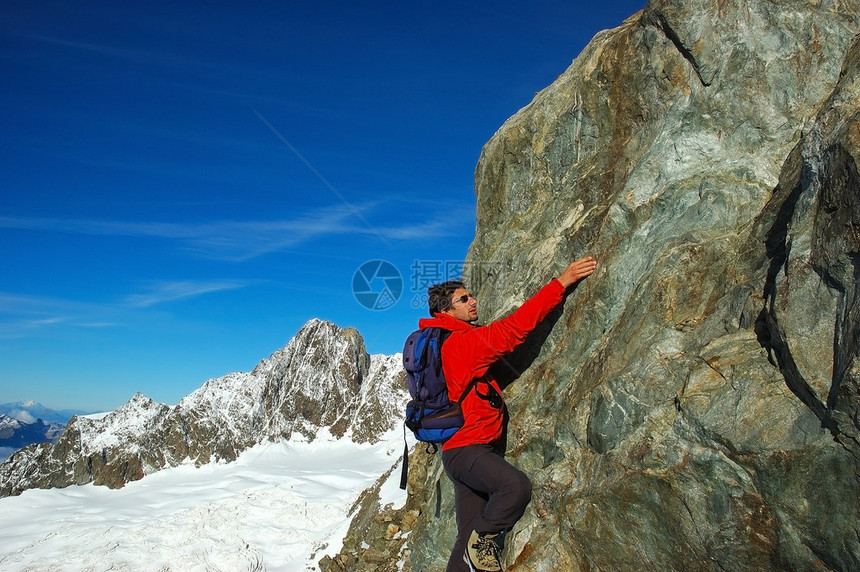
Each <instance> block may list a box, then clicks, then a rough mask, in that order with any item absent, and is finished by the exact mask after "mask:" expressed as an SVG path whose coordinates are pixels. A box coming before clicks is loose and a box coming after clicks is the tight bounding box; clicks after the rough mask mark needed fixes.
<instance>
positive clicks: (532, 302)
mask: <svg viewBox="0 0 860 572" xmlns="http://www.w3.org/2000/svg"><path fill="white" fill-rule="evenodd" d="M563 298H564V286H562V284H561V282H559V281H558V280H556V279H553V280H552V282H550V283H549V284H547V285H546V286H544V287H543V288H541V289H540V290H539V291H538V293H537V294H535V295H534V296H532V297H531V298H530V299H529V300H527V301H526V302H525V303H524V304H523V305H522V306H520V307H519V308H517V309H516V310H515V311H514V312H513V313H511V314H510V315H509V316H507V317H505V318H502V319H500V320H496V321H495V322H491V323H489V324H487V325H486V326H478V327H477V328H472V329H469V330H463V331H458V332H454V333H453V334H451V338H450V339H449V340H448V341H447V342H446V343H445V345H444V346H443V347H442V349H443V351H444V350H445V348H447V347H448V345H449V344H451V342H454V343H453V344H451V347H450V351H452V352H455V353H456V359H457V361H458V362H459V363H460V364H462V366H466V367H468V368H469V369H470V370H471V371H472V372H477V373H478V375H480V374H481V373H483V372H482V371H478V370H485V369H486V368H487V367H489V365H490V364H492V363H493V362H495V361H496V360H498V359H499V357H500V356H502V355H504V354H506V353H509V352H511V351H513V350H514V348H516V347H517V346H518V345H520V344H521V343H522V342H523V341H524V340H525V338H526V336H528V334H529V333H531V332H532V330H534V329H535V328H536V327H537V325H538V324H539V323H540V322H541V321H542V320H543V319H544V318H546V316H547V315H548V314H549V313H550V312H551V311H552V309H553V308H555V307H556V306H558V304H559V303H560V302H561V301H562V299H563ZM443 361H444V358H443Z"/></svg>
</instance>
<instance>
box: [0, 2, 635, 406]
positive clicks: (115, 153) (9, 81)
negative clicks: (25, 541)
mask: <svg viewBox="0 0 860 572" xmlns="http://www.w3.org/2000/svg"><path fill="white" fill-rule="evenodd" d="M643 6H644V0H642V1H604V2H600V3H591V2H589V3H585V2H569V3H563V2H555V1H537V2H528V3H527V2H468V3H460V2H437V3H432V4H424V3H381V2H368V3H359V2H327V1H318V2H307V3H304V2H303V3H297V2H254V3H240V2H209V3H201V2H193V3H174V2H171V3H167V2H158V1H156V2H145V3H144V2H136V3H130V2H123V1H119V2H76V3H69V2H42V1H38V0H35V1H33V0H29V1H20V0H10V1H6V2H4V3H3V4H2V6H0V127H2V132H3V137H2V140H0V153H2V161H0V181H2V183H0V184H2V189H3V192H2V194H0V205H2V208H0V263H2V268H3V272H2V274H0V276H2V278H0V402H11V401H19V400H25V399H33V400H36V401H39V402H41V403H43V404H45V405H48V406H51V407H54V408H67V407H75V408H80V409H85V410H106V409H112V408H115V407H117V406H119V405H121V404H122V403H124V402H125V401H126V400H127V399H128V398H129V397H130V396H131V395H132V394H134V393H135V392H136V391H141V392H143V393H144V394H146V395H148V396H150V397H152V398H153V399H155V400H157V401H162V402H164V403H169V404H173V403H176V402H177V401H178V400H179V399H181V398H182V397H183V396H184V395H187V394H188V393H190V392H191V391H193V390H194V389H196V388H197V387H199V386H200V385H201V384H202V383H203V382H205V381H206V380H207V379H208V378H211V377H219V376H221V375H224V374H226V373H230V372H234V371H248V370H250V369H252V368H253V367H254V366H255V365H256V364H257V362H259V361H260V360H261V359H263V358H265V357H267V356H268V355H269V354H270V353H272V352H273V351H275V350H277V349H279V348H280V347H283V345H284V344H285V343H286V342H287V341H288V340H289V339H290V338H291V337H292V336H293V335H294V334H295V333H296V331H297V330H298V329H299V328H300V327H301V325H302V324H303V323H305V322H306V321H307V320H308V319H310V318H313V317H319V318H323V319H327V320H331V321H333V322H335V323H336V324H338V325H340V326H343V327H346V326H353V327H355V328H357V329H358V330H359V331H360V332H361V333H362V335H363V336H364V338H365V340H366V343H367V346H368V350H369V351H370V352H371V353H394V352H398V351H400V349H401V346H402V342H403V339H404V338H405V337H406V335H408V333H409V332H410V331H411V330H412V329H414V327H415V326H416V321H417V319H418V318H420V317H422V316H424V315H425V314H426V307H423V306H422V307H420V308H414V307H413V306H414V305H415V304H418V303H419V302H420V294H421V293H422V290H421V289H420V287H422V286H423V285H424V283H426V282H427V281H428V280H430V279H432V278H434V277H436V276H437V275H438V276H441V275H443V274H445V273H446V270H447V269H451V270H452V271H456V268H457V266H458V263H460V262H462V260H463V258H464V257H465V255H466V251H467V249H468V247H469V244H470V242H471V240H472V238H473V237H474V232H475V196H474V185H473V175H474V169H475V165H476V163H477V160H478V156H479V154H480V151H481V147H482V146H483V144H484V143H485V142H486V141H487V140H488V139H489V138H490V137H491V136H492V134H493V133H494V132H495V131H496V130H497V129H498V128H499V127H500V126H501V124H502V123H503V122H504V121H505V120H506V119H507V118H508V117H510V116H511V115H512V114H514V113H515V112H516V111H517V110H518V109H520V108H521V107H523V106H525V105H527V104H528V103H529V101H531V99H532V97H533V96H534V94H535V93H536V92H537V91H539V90H541V89H543V88H544V87H546V86H547V85H549V84H550V83H552V81H553V80H554V79H555V78H556V77H557V76H558V75H559V74H561V73H562V72H563V71H564V70H565V69H566V68H567V66H568V65H569V64H570V62H571V61H572V60H573V59H574V58H575V57H576V56H577V55H578V54H579V52H580V51H581V50H582V48H583V47H584V46H585V44H586V43H587V42H588V41H589V40H590V39H591V38H592V37H593V36H594V34H595V33H597V32H598V31H600V30H602V29H606V28H612V27H616V26H618V25H620V24H621V23H622V21H623V20H624V19H625V18H626V17H628V16H630V15H631V14H633V13H634V12H636V11H637V10H639V9H641V8H642V7H643ZM373 260H384V261H386V262H388V263H389V264H390V265H391V266H387V265H386V266H384V268H389V269H390V268H392V267H393V268H394V269H395V270H396V271H397V273H398V274H399V275H400V277H401V279H402V282H401V292H400V296H399V298H398V300H397V302H396V303H395V304H393V305H390V300H388V301H384V300H380V303H379V306H382V307H385V309H381V310H371V309H368V308H366V307H365V306H363V305H362V304H361V303H359V301H357V299H356V297H355V296H354V295H353V279H354V277H355V274H356V271H357V270H358V269H359V268H360V267H361V268H363V269H364V270H365V271H366V270H373V269H375V268H376V267H375V266H363V265H364V264H365V263H366V262H368V261H373ZM416 261H418V262H419V264H418V265H417V266H416V265H415V264H414V263H415V262H416ZM413 267H420V270H418V271H416V270H415V269H414V268H413ZM371 277H372V276H371ZM443 277H444V276H443ZM366 284H367V287H368V288H369V291H370V293H371V294H373V293H375V292H381V291H383V289H384V287H386V286H395V287H396V286H397V284H396V277H395V278H391V277H389V278H387V279H381V278H379V277H376V278H375V279H374V280H373V281H368V282H366Z"/></svg>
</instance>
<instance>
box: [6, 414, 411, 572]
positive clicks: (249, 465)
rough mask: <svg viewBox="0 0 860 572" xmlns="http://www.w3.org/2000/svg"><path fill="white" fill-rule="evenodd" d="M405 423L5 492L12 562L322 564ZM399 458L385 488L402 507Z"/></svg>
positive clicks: (66, 567) (157, 566) (294, 569)
mask: <svg viewBox="0 0 860 572" xmlns="http://www.w3.org/2000/svg"><path fill="white" fill-rule="evenodd" d="M402 439H403V434H402V431H400V430H397V431H393V432H392V433H390V434H389V435H387V436H385V438H384V439H383V440H382V441H381V442H379V443H377V444H375V445H362V444H356V443H353V442H352V441H350V440H348V439H340V440H334V439H332V438H331V437H330V436H323V435H321V436H320V437H319V438H318V439H316V440H314V441H313V442H310V443H308V442H303V441H291V442H285V443H270V444H264V445H258V446H256V447H254V448H252V449H249V450H248V451H246V452H244V453H243V454H242V455H241V456H240V457H239V458H238V459H237V460H236V461H234V462H232V463H228V464H216V463H212V464H208V465H205V466H202V467H200V468H195V467H194V466H193V465H183V466H180V467H175V468H172V469H165V470H162V471H159V472H157V473H154V474H152V475H148V476H147V477H145V478H144V479H142V480H140V481H135V482H133V483H129V484H128V485H126V486H125V487H124V488H122V489H119V490H110V489H108V488H106V487H96V486H93V485H86V486H80V487H68V488H65V489H51V490H29V491H26V492H24V493H23V494H22V495H20V496H18V497H9V498H4V499H0V535H2V538H3V543H2V547H0V569H2V570H4V571H24V570H27V571H90V570H92V571H96V570H99V571H101V570H108V569H110V570H128V571H132V570H133V571H144V572H146V571H177V572H178V571H183V572H184V571H196V570H221V571H225V572H227V571H229V572H236V571H241V570H268V571H270V572H298V571H304V572H307V571H312V570H318V566H317V562H318V561H319V560H320V559H321V558H322V557H323V556H324V555H325V554H334V553H336V552H337V551H338V550H339V549H340V548H341V546H342V541H343V537H344V536H345V535H346V532H347V529H348V527H349V517H348V515H347V511H348V510H349V508H350V507H351V505H352V503H353V502H354V501H355V499H356V498H357V497H358V495H359V494H360V493H361V491H363V490H364V489H366V488H367V487H369V486H370V485H372V484H373V483H374V482H375V481H376V479H378V478H379V476H380V475H382V474H383V473H385V472H386V471H387V470H388V469H389V468H391V466H392V465H394V464H398V465H399V464H400V462H401V459H400V456H401V454H402V451H403V441H402ZM399 479H400V471H399V467H398V468H396V469H395V470H394V471H392V473H391V477H390V478H389V479H388V481H386V483H385V484H384V485H383V487H382V491H381V493H380V496H381V497H382V498H381V502H382V505H383V506H385V505H386V504H389V503H390V504H393V505H394V506H402V505H403V504H404V503H405V501H406V493H405V492H404V491H401V490H400V489H399V486H398V484H399Z"/></svg>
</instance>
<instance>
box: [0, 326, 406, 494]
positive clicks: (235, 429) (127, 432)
mask: <svg viewBox="0 0 860 572" xmlns="http://www.w3.org/2000/svg"><path fill="white" fill-rule="evenodd" d="M406 397H407V394H406V390H405V378H404V374H403V372H402V366H401V365H400V358H399V355H395V356H379V355H374V356H369V355H368V354H367V352H366V351H365V347H364V341H363V340H362V338H361V336H360V335H359V334H358V332H356V331H355V330H353V329H340V328H338V327H337V326H335V325H334V324H331V323H329V322H324V321H321V320H312V321H310V322H308V323H307V324H305V326H304V327H303V328H302V329H301V330H300V331H299V332H298V333H297V334H296V336H295V337H294V338H293V339H292V340H290V342H289V343H288V344H287V345H286V347H284V348H283V349H281V350H278V351H277V352H275V353H274V354H272V356H271V357H270V358H269V359H267V360H263V361H262V362H260V364H259V365H257V367H256V368H255V369H254V370H253V371H252V372H250V373H234V374H230V375H226V376H224V377H221V378H218V379H212V380H209V381H207V382H206V383H205V384H204V385H203V386H202V387H200V389H198V390H196V391H195V392H193V393H191V394H190V395H188V396H187V397H185V398H184V399H182V401H180V402H179V404H177V405H176V406H174V407H170V406H167V405H164V404H161V403H156V402H154V401H152V400H151V399H149V398H148V397H145V396H144V395H141V394H137V395H135V396H134V397H132V398H131V399H130V400H129V401H128V403H126V404H124V405H123V406H122V407H120V408H119V409H117V410H116V411H114V412H111V413H110V414H108V415H107V416H104V417H102V418H92V417H74V418H72V420H71V421H70V422H69V423H68V425H67V426H66V428H65V430H64V431H63V433H62V435H61V436H60V438H59V440H58V441H57V442H56V444H54V445H53V446H52V445H49V444H40V445H32V446H30V447H27V448H25V449H22V450H21V451H18V452H17V453H15V454H13V455H12V456H11V457H10V458H9V459H8V460H7V461H6V462H5V463H4V464H3V465H2V466H0V494H2V496H9V495H16V494H20V493H21V492H22V491H24V490H26V489H29V488H51V487H65V486H68V485H72V484H85V483H89V482H93V483H95V484H97V485H107V486H109V487H112V488H119V487H122V486H123V485H124V484H125V483H127V482H129V481H132V480H137V479H140V478H142V477H143V476H144V475H146V474H149V473H152V472H154V471H157V470H159V469H161V468H164V467H167V466H175V465H178V464H180V463H184V462H194V463H196V464H197V465H201V464H205V463H208V462H210V461H213V460H217V461H231V460H234V459H235V458H236V457H237V456H238V454H239V453H241V452H242V451H243V450H245V449H247V448H248V447H251V446H253V445H255V444H257V443H261V442H263V441H266V440H280V439H289V438H290V437H292V436H293V435H294V434H301V435H303V436H304V437H306V438H308V439H313V438H314V437H315V436H316V435H317V434H318V432H319V431H320V430H321V429H323V428H325V429H326V430H328V431H329V432H331V433H332V434H333V435H335V436H337V437H343V436H346V435H349V437H350V438H352V439H353V440H354V441H356V442H360V443H366V442H374V441H375V440H376V439H377V437H378V436H379V435H381V434H383V433H385V432H387V431H389V430H391V429H392V428H393V427H394V425H395V423H396V422H397V421H398V420H399V419H400V416H401V413H400V411H401V406H402V404H404V403H405V402H406Z"/></svg>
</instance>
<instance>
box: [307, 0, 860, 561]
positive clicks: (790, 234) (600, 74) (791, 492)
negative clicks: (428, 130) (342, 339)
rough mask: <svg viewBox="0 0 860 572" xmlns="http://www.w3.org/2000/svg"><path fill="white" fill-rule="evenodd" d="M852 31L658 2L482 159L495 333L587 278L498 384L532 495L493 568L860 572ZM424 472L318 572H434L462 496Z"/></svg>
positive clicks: (820, 7)
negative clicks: (580, 268)
mask: <svg viewBox="0 0 860 572" xmlns="http://www.w3.org/2000/svg"><path fill="white" fill-rule="evenodd" d="M858 24H860V4H858V2H855V1H850V0H848V1H842V0H822V1H815V2H811V1H798V0H787V1H784V2H779V3H776V2H761V1H754V0H728V1H726V0H692V1H686V0H685V1H681V0H653V1H651V2H649V3H648V5H647V6H646V8H645V9H644V10H643V11H641V12H639V13H637V14H635V15H633V16H631V17H630V18H629V19H628V20H627V21H625V22H624V23H623V24H622V25H621V26H620V27H619V28H616V29H613V30H609V31H604V32H601V33H600V34H598V35H597V36H596V37H595V38H594V39H593V41H592V42H591V43H590V44H589V45H588V46H587V47H586V48H585V50H584V51H583V52H582V54H580V55H579V56H578V57H577V58H576V59H575V60H574V62H573V63H572V65H571V66H570V67H569V69H568V70H567V71H565V72H564V73H563V74H562V75H561V76H560V77H559V78H558V79H557V81H555V82H554V83H553V84H552V85H551V86H549V87H548V88H547V89H545V90H543V91H542V92H540V93H538V94H537V96H536V97H535V99H534V100H533V101H532V102H531V103H530V104H529V105H528V106H527V107H525V108H524V109H522V110H521V111H519V112H518V113H517V114H516V115H514V116H513V117H512V118H510V119H509V120H508V121H507V122H506V123H505V124H504V125H503V126H502V127H501V128H500V129H499V131H498V132H497V133H496V134H495V135H494V136H493V138H492V139H491V140H490V141H489V142H488V143H487V144H486V146H485V147H484V149H483V152H482V155H481V158H480V161H479V164H478V166H477V170H476V176H475V183H476V193H477V198H478V210H477V230H476V237H475V240H474V242H473V243H472V245H471V248H470V250H469V255H468V261H469V264H467V268H469V269H471V274H470V275H468V276H467V277H466V278H467V282H468V285H469V287H470V289H471V290H472V292H473V293H475V294H476V295H477V298H478V299H479V301H480V311H481V316H482V319H483V320H484V321H489V320H492V319H495V318H499V317H501V316H503V315H506V314H507V313H509V312H510V311H511V310H512V309H514V308H515V307H516V306H518V305H519V304H520V303H522V301H524V300H525V299H526V298H527V297H528V296H529V295H531V294H532V293H534V292H535V291H536V290H537V289H538V288H539V287H540V286H541V285H542V284H543V283H545V282H546V281H547V280H549V279H550V278H551V277H552V276H554V275H555V274H557V273H558V272H560V270H561V269H563V268H564V266H565V265H566V264H567V263H568V262H569V261H570V260H572V259H574V258H577V257H580V256H582V255H585V254H591V255H593V256H594V257H595V258H597V260H598V261H599V267H598V272H597V273H596V274H595V275H594V276H592V277H590V278H589V279H588V280H586V281H585V282H584V283H583V284H582V285H581V286H580V287H579V288H577V289H576V290H575V291H574V292H572V293H571V294H570V295H569V296H568V298H567V300H566V302H565V306H564V309H563V311H561V312H558V313H556V314H555V315H553V316H552V318H551V319H550V320H548V321H547V323H546V324H544V325H543V327H542V328H541V330H540V331H538V332H536V333H535V335H533V336H532V337H531V338H530V339H529V341H528V342H527V344H526V345H525V346H524V347H523V348H522V349H521V351H518V352H517V353H516V354H515V355H513V356H510V357H509V358H507V359H506V360H505V363H504V364H503V366H504V367H503V369H504V371H505V374H506V375H507V376H508V380H509V381H511V382H512V383H511V385H510V386H509V387H508V388H507V389H506V394H507V399H508V403H509V408H510V411H511V423H510V434H509V440H508V452H509V458H510V459H511V461H512V462H513V463H514V464H516V465H518V466H519V467H521V468H522V469H523V470H524V471H525V472H526V473H527V474H529V475H530V477H531V478H532V481H533V484H534V497H533V500H532V503H531V505H530V507H529V509H528V512H527V513H526V515H525V517H524V518H523V519H522V520H521V522H520V523H519V524H518V526H517V527H516V528H515V529H514V531H513V533H512V534H510V535H509V537H508V547H507V549H506V551H505V557H504V562H505V564H506V567H507V568H506V569H508V570H516V571H547V572H549V571H557V570H592V571H593V570H613V571H614V570H633V569H644V570H678V571H687V570H715V571H716V570H857V569H860V503H858V500H857V499H858V498H860V480H858V475H860V463H858V461H860V441H858V435H860V421H858V419H860V401H858V381H860V370H858V365H860V364H858V360H857V358H858V349H860V348H858V336H860V304H858V302H857V298H858V295H860V292H858V276H860V258H859V257H858V253H860V232H858V228H860V176H858V168H857V159H858V157H860V116H858V112H860V41H858V37H857V36H856V35H855V34H856V33H857V30H858ZM413 466H418V467H420V469H419V470H420V471H422V472H423V471H425V470H426V477H425V478H423V479H420V480H415V481H413V483H412V484H413V487H412V490H411V492H412V494H413V499H412V500H411V501H410V502H411V503H412V504H411V505H409V507H406V508H408V509H409V510H403V509H401V510H399V511H394V510H390V509H389V510H386V509H385V507H382V508H381V509H380V508H379V507H375V508H373V511H376V512H375V516H374V517H370V516H368V515H364V517H363V518H361V519H357V520H356V523H355V524H354V527H353V530H352V531H351V532H350V535H349V536H348V537H347V539H346V542H345V546H344V551H343V553H342V554H341V555H339V556H338V557H337V558H335V559H330V560H327V561H325V562H323V569H324V570H347V569H348V570H351V571H353V572H355V571H361V570H395V569H398V566H397V560H398V559H400V558H402V559H404V560H405V566H404V567H403V569H404V570H413V571H422V572H432V571H435V570H442V569H444V563H445V560H446V559H447V555H448V553H449V550H450V546H451V544H452V542H453V538H454V526H455V525H454V517H453V511H452V504H451V503H452V496H453V495H452V491H451V487H450V484H449V482H448V480H447V477H446V476H445V475H444V474H443V473H442V471H441V467H440V463H439V459H438V456H437V457H435V458H433V457H430V458H428V456H427V455H426V454H425V453H424V451H423V449H422V448H419V450H418V451H416V452H415V453H414V454H413ZM422 474H423V473H422ZM371 504H372V503H371ZM371 512H372V511H371ZM416 515H418V516H417V517H416ZM401 530H402V531H405V532H408V533H409V534H408V540H406V541H403V540H400V538H401V537H402V536H403V535H402V534H394V533H396V532H398V531H401ZM393 532H394V533H393ZM360 538H363V540H362V541H361V542H358V539H360Z"/></svg>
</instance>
